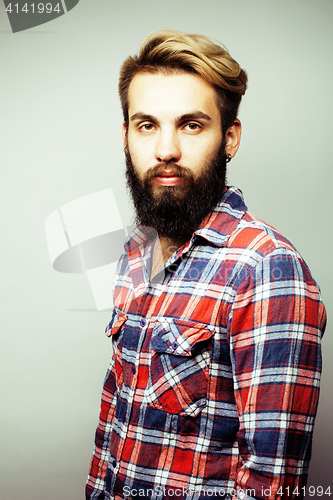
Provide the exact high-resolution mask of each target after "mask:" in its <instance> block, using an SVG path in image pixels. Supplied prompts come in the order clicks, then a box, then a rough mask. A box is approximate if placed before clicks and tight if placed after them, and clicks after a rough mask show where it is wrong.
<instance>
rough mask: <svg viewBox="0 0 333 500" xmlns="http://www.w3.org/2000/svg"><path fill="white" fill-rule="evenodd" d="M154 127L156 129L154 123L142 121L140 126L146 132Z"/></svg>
mask: <svg viewBox="0 0 333 500" xmlns="http://www.w3.org/2000/svg"><path fill="white" fill-rule="evenodd" d="M153 129H154V124H153V123H142V124H141V125H140V126H139V130H142V131H144V132H150V131H151V130H153Z"/></svg>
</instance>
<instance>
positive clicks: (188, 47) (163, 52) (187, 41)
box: [119, 30, 247, 134]
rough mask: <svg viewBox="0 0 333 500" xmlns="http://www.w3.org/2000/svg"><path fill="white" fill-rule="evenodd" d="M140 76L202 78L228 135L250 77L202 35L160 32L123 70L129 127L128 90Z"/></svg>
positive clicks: (150, 37)
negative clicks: (211, 91) (188, 75)
mask: <svg viewBox="0 0 333 500" xmlns="http://www.w3.org/2000/svg"><path fill="white" fill-rule="evenodd" d="M138 73H162V74H166V75H167V74H172V73H176V74H181V73H193V74H197V75H200V76H202V77H203V78H204V79H205V80H206V81H207V82H208V83H210V84H211V85H213V87H214V88H215V90H216V95H217V105H218V107H219V110H220V113H221V127H222V131H223V133H224V134H225V132H226V131H227V129H228V128H229V127H231V125H232V124H233V123H234V121H235V119H236V118H237V113H238V108H239V104H240V102H241V99H242V96H243V95H244V94H245V91H246V84H247V75H246V72H245V71H244V70H243V69H242V68H241V67H240V66H239V64H238V63H237V62H236V61H235V60H234V59H233V58H232V57H231V56H230V54H229V52H228V51H227V49H226V48H225V47H224V46H223V45H222V44H218V43H213V41H212V40H211V39H210V38H208V37H206V36H203V35H191V34H186V33H182V32H181V31H175V30H157V31H153V32H152V33H150V34H149V35H148V36H147V37H146V38H145V40H144V41H143V43H142V46H141V48H140V50H139V53H138V54H137V55H135V56H134V57H132V56H130V57H128V58H127V59H126V60H125V62H124V63H123V65H122V67H121V70H120V78H119V96H120V101H121V106H122V110H123V115H124V121H125V123H126V126H128V121H129V117H128V89H129V86H130V83H131V81H132V80H133V78H134V76H135V75H136V74H138Z"/></svg>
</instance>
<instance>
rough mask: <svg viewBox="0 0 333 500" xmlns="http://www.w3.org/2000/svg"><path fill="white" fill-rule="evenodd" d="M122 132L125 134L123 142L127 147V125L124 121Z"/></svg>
mask: <svg viewBox="0 0 333 500" xmlns="http://www.w3.org/2000/svg"><path fill="white" fill-rule="evenodd" d="M122 134H123V143H124V149H125V148H126V146H127V127H126V123H125V122H123V128H122Z"/></svg>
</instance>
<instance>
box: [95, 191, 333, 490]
mask: <svg viewBox="0 0 333 500" xmlns="http://www.w3.org/2000/svg"><path fill="white" fill-rule="evenodd" d="M153 239H154V235H153V234H152V231H149V230H143V229H140V228H137V229H136V230H135V231H134V233H133V234H132V235H131V238H129V239H128V240H127V242H126V244H125V251H126V252H125V254H124V255H123V256H122V257H121V259H120V261H119V263H118V268H117V275H116V281H115V289H114V311H113V315H112V320H111V322H110V324H109V326H108V327H107V335H108V336H110V337H111V338H112V343H113V357H112V361H111V365H110V368H109V370H108V372H107V375H106V378H105V382H104V389H103V395H102V404H101V413H100V421H99V426H98V428H97V431H96V439H95V450H94V455H93V458H92V461H91V467H90V472H89V477H88V482H87V486H86V498H87V499H91V500H92V499H99V500H102V499H103V500H104V499H113V498H115V499H123V498H134V497H140V496H141V497H145V498H151V499H152V500H154V499H158V500H160V499H162V498H169V497H173V498H175V497H178V498H181V499H186V500H192V499H193V500H198V499H200V500H203V499H205V498H207V499H208V498H212V497H213V498H214V497H216V496H219V497H224V498H230V497H233V498H234V499H236V498H239V499H241V500H243V499H245V498H256V499H266V500H267V499H270V500H272V499H276V498H279V499H280V498H295V499H300V498H302V497H303V496H304V492H305V484H306V478H307V474H308V465H309V459H310V455H311V440H312V432H313V426H314V420H315V415H316V409H317V402H318V395H319V382H320V372H321V349H320V340H321V336H322V333H323V331H324V328H325V321H326V315H325V308H324V306H323V304H322V301H321V298H320V292H319V289H318V287H317V285H316V283H315V281H314V279H313V278H312V276H311V274H310V271H309V269H308V267H307V266H306V264H305V263H304V261H303V259H302V257H301V256H300V255H299V254H298V253H297V251H296V250H295V248H294V247H293V246H292V245H291V244H290V242H289V241H288V240H286V239H285V238H284V237H283V236H282V235H281V234H279V233H278V232H277V231H276V230H275V229H274V228H272V227H271V226H269V225H267V224H265V223H264V222H262V221H261V220H259V219H257V218H256V217H254V216H253V215H251V214H250V213H248V211H247V207H246V206H245V204H244V201H243V198H242V194H241V192H240V191H239V190H237V189H236V188H229V189H228V191H226V193H225V194H224V196H223V199H222V201H221V202H220V203H219V204H218V205H217V207H216V208H215V210H214V211H213V212H212V214H211V215H210V216H209V217H207V219H206V220H205V221H204V222H203V223H202V224H201V226H200V228H199V229H198V230H197V231H195V233H194V235H193V237H192V238H191V240H190V241H189V242H188V243H187V244H186V245H183V246H182V247H181V248H179V249H178V250H177V251H176V252H175V253H173V255H172V256H171V257H170V259H169V260H168V262H167V263H166V264H165V266H164V268H163V270H162V271H161V272H160V273H159V274H158V275H157V276H155V277H154V278H153V279H150V266H151V252H152V246H153V245H152V242H153Z"/></svg>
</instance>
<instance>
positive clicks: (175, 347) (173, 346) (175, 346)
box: [171, 341, 178, 350]
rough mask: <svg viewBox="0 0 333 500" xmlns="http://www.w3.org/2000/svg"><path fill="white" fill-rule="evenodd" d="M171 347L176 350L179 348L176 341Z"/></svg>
mask: <svg viewBox="0 0 333 500" xmlns="http://www.w3.org/2000/svg"><path fill="white" fill-rule="evenodd" d="M171 347H172V349H174V350H176V349H177V347H178V342H176V341H175V342H172V344H171Z"/></svg>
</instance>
